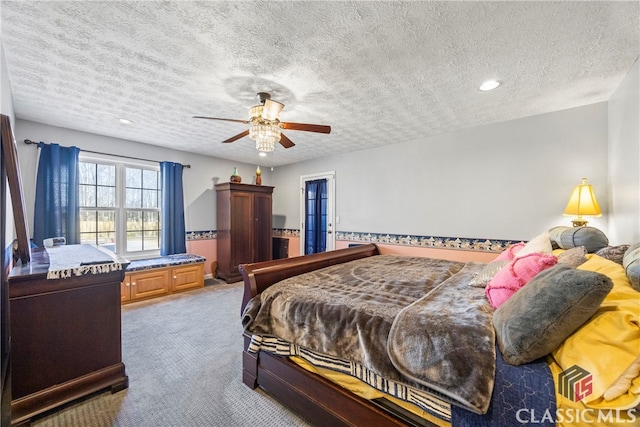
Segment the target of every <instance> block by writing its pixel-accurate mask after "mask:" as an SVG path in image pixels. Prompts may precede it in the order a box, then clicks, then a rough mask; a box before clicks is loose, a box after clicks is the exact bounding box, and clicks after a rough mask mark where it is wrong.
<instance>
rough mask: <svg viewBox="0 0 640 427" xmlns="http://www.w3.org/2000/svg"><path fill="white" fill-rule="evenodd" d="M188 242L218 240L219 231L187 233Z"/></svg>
mask: <svg viewBox="0 0 640 427" xmlns="http://www.w3.org/2000/svg"><path fill="white" fill-rule="evenodd" d="M185 237H186V238H187V241H189V240H211V239H216V238H217V237H218V231H217V230H206V231H187V233H186V236H185Z"/></svg>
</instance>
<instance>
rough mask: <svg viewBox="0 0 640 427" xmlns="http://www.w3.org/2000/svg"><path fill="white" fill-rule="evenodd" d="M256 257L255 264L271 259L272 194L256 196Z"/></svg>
mask: <svg viewBox="0 0 640 427" xmlns="http://www.w3.org/2000/svg"><path fill="white" fill-rule="evenodd" d="M253 204H254V211H253V212H254V214H253V216H254V221H253V223H254V233H255V239H254V242H255V244H254V255H253V262H258V261H268V260H270V259H271V255H272V250H273V245H272V242H271V236H272V233H273V231H272V218H271V216H272V214H271V194H261V193H256V194H254V200H253Z"/></svg>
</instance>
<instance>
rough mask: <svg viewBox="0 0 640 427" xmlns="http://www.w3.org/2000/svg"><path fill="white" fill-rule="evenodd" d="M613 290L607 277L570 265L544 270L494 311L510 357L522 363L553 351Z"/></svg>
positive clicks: (501, 343)
mask: <svg viewBox="0 0 640 427" xmlns="http://www.w3.org/2000/svg"><path fill="white" fill-rule="evenodd" d="M611 288H613V283H612V282H611V279H609V278H608V277H607V276H605V275H603V274H600V273H596V272H593V271H586V270H577V269H575V268H571V267H569V266H568V265H566V264H557V265H555V266H553V267H551V268H549V269H547V270H545V271H543V272H541V273H539V274H538V275H537V276H536V277H534V278H533V279H532V280H531V281H530V282H529V283H527V284H526V285H525V286H524V287H523V288H522V289H520V290H519V291H518V292H516V293H515V294H514V295H513V296H512V297H511V298H509V299H508V300H507V301H506V302H505V303H504V304H502V305H501V306H500V307H498V309H497V310H496V311H495V312H494V314H493V325H494V327H495V330H496V338H497V340H498V346H499V347H500V351H501V352H502V355H503V356H504V359H505V360H506V361H507V362H508V363H510V364H512V365H521V364H523V363H528V362H531V361H534V360H536V359H538V358H540V357H542V356H545V355H547V354H549V353H551V352H552V351H553V350H555V349H556V348H557V347H558V346H559V345H560V344H562V343H563V342H564V340H566V339H567V337H569V336H570V335H571V334H572V333H574V332H575V331H576V330H577V329H578V328H579V327H580V326H582V324H584V323H585V322H586V321H587V320H588V319H589V318H590V317H591V316H593V315H594V314H595V312H596V311H597V310H598V307H600V304H601V303H602V300H604V298H605V297H606V296H607V294H608V293H609V291H611Z"/></svg>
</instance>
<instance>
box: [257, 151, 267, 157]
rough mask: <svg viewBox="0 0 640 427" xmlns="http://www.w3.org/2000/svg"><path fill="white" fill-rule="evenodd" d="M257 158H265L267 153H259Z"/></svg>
mask: <svg viewBox="0 0 640 427" xmlns="http://www.w3.org/2000/svg"><path fill="white" fill-rule="evenodd" d="M258 156H260V157H267V153H265V152H264V151H261V152H259V153H258Z"/></svg>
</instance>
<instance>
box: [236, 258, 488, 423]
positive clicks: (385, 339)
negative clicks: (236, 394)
mask: <svg viewBox="0 0 640 427" xmlns="http://www.w3.org/2000/svg"><path fill="white" fill-rule="evenodd" d="M483 266H484V264H481V263H469V264H466V265H465V264H464V263H461V262H455V261H446V260H438V259H431V258H421V257H406V256H395V255H379V256H373V257H368V258H364V259H360V260H356V261H351V262H348V263H344V264H339V265H335V266H331V267H326V268H323V269H320V270H317V271H314V272H311V273H306V274H303V275H300V276H296V277H292V278H289V279H286V280H283V281H282V282H280V283H278V284H276V285H274V286H271V287H270V288H268V289H267V290H265V291H264V292H263V293H262V294H261V295H259V296H257V297H256V298H254V299H252V300H251V301H250V302H249V304H248V305H247V307H246V308H245V313H244V315H243V325H244V327H245V329H246V330H247V332H249V333H251V334H253V335H271V336H277V337H279V338H282V339H284V340H287V341H289V342H292V343H294V344H297V345H299V346H302V347H305V348H308V349H310V350H314V351H316V352H320V353H324V354H327V355H331V356H334V357H338V358H341V359H344V360H352V361H355V362H358V363H360V364H361V365H363V366H365V367H367V368H369V369H370V370H371V371H373V372H375V373H377V374H379V375H381V376H383V377H385V378H387V379H390V380H394V381H399V382H402V383H405V384H408V385H410V386H413V387H416V388H419V389H422V390H427V391H435V392H437V394H439V395H440V394H443V395H444V396H446V397H448V398H449V400H450V401H451V403H453V404H457V405H462V406H464V407H466V408H467V409H470V410H472V411H474V412H478V413H483V412H486V410H487V408H488V405H489V400H490V397H491V391H492V386H493V378H494V372H495V347H494V345H493V343H494V335H493V327H492V324H491V311H490V310H488V309H487V307H485V305H486V304H488V303H487V301H486V298H485V297H484V293H483V292H482V289H478V288H472V287H468V286H466V285H467V282H468V280H469V279H470V278H471V276H472V275H473V274H474V273H477V272H478V271H480V269H481V268H482V267H483ZM483 304H484V305H483ZM487 343H490V346H487ZM488 347H489V348H488Z"/></svg>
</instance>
